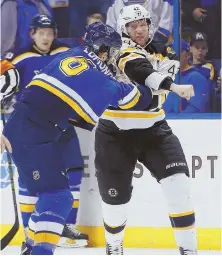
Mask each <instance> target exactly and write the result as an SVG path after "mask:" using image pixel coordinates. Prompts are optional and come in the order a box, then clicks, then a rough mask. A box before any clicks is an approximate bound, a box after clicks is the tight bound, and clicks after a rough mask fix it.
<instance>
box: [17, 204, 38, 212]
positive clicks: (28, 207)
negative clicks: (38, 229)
mask: <svg viewBox="0 0 222 256" xmlns="http://www.w3.org/2000/svg"><path fill="white" fill-rule="evenodd" d="M19 206H20V211H21V212H33V211H34V209H35V204H19Z"/></svg>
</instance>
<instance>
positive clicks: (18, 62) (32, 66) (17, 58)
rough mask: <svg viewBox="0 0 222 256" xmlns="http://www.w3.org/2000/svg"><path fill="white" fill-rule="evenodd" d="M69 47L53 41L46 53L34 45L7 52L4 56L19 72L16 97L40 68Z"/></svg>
mask: <svg viewBox="0 0 222 256" xmlns="http://www.w3.org/2000/svg"><path fill="white" fill-rule="evenodd" d="M68 49H69V48H68V47H66V46H64V45H62V44H60V43H57V42H54V43H53V44H52V47H51V50H50V51H49V52H48V53H47V54H41V53H39V51H38V50H37V49H36V47H35V45H31V46H30V47H29V48H28V49H26V50H21V51H20V52H18V53H11V52H10V53H8V54H6V56H5V58H6V59H7V60H9V61H11V63H12V64H13V65H14V67H15V68H16V69H17V70H18V72H19V78H20V82H19V86H18V89H19V91H18V93H17V99H18V98H19V97H20V95H21V91H22V90H23V89H24V88H25V86H26V85H27V84H28V83H29V82H30V81H31V80H32V78H33V77H34V76H35V75H37V74H38V73H39V72H40V70H41V69H42V68H43V67H45V66H46V65H47V64H48V63H50V62H51V61H52V60H53V59H54V58H55V57H56V56H57V55H58V54H60V53H61V52H64V51H66V50H68Z"/></svg>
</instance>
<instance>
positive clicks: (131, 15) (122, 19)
mask: <svg viewBox="0 0 222 256" xmlns="http://www.w3.org/2000/svg"><path fill="white" fill-rule="evenodd" d="M143 19H146V21H147V24H148V26H149V41H148V42H147V44H149V43H150V42H151V41H152V40H153V37H154V32H155V31H154V23H153V19H152V17H151V15H150V13H149V12H148V11H147V10H146V9H145V8H144V7H143V6H142V5H140V4H133V5H129V6H125V7H123V8H122V9H121V11H120V15H119V19H118V24H119V26H120V29H121V32H122V34H123V35H126V36H127V37H129V33H128V31H127V24H129V23H130V22H133V21H138V20H143Z"/></svg>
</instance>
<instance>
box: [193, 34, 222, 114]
mask: <svg viewBox="0 0 222 256" xmlns="http://www.w3.org/2000/svg"><path fill="white" fill-rule="evenodd" d="M190 45H191V47H190V52H191V53H192V58H191V64H192V66H193V67H195V68H196V70H197V71H198V72H200V73H201V74H202V75H203V76H204V77H205V78H206V79H207V81H208V84H209V95H210V101H211V102H210V109H211V110H212V111H213V112H214V111H217V110H216V108H217V107H216V105H218V103H217V102H216V101H220V99H221V95H220V91H219V90H218V89H217V83H216V77H217V76H216V74H215V73H216V72H215V68H214V66H213V63H212V61H210V60H206V55H207V52H208V42H207V37H206V35H205V34H204V33H201V32H196V33H193V34H192V36H191V42H190Z"/></svg>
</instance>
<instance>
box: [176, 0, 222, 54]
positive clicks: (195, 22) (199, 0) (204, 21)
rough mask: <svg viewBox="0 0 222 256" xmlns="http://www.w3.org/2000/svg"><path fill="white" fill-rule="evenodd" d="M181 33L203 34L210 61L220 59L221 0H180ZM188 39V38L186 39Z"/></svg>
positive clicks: (188, 34)
mask: <svg viewBox="0 0 222 256" xmlns="http://www.w3.org/2000/svg"><path fill="white" fill-rule="evenodd" d="M181 5H182V13H183V15H182V31H187V36H190V35H191V34H192V33H193V32H195V31H200V32H203V33H205V34H206V35H207V37H208V38H211V39H213V40H209V42H208V44H209V45H208V46H209V52H208V56H209V58H210V59H221V25H220V24H221V0H182V2H181ZM187 39H188V38H187Z"/></svg>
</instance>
